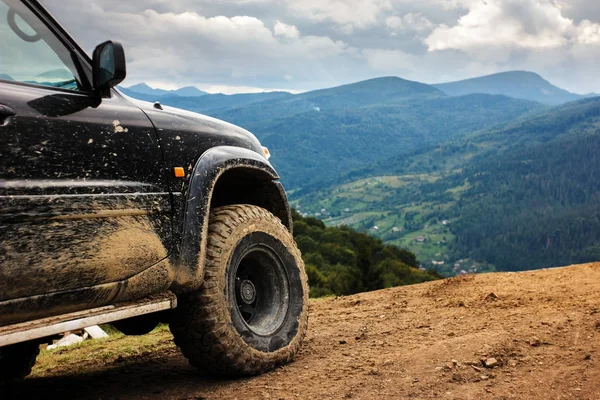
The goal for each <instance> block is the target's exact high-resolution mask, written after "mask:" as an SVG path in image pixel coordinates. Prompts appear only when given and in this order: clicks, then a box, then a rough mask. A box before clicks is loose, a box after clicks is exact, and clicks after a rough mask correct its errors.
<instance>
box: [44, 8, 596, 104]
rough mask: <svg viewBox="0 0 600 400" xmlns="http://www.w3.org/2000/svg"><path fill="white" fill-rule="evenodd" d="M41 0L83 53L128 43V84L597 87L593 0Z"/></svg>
mask: <svg viewBox="0 0 600 400" xmlns="http://www.w3.org/2000/svg"><path fill="white" fill-rule="evenodd" d="M42 2H43V3H44V4H45V5H46V7H48V8H49V9H50V10H51V11H52V12H53V14H55V16H56V17H57V18H58V19H59V20H60V21H61V23H62V24H63V25H64V26H65V27H66V28H67V30H69V31H70V32H71V33H72V34H73V36H75V38H76V39H77V40H78V41H80V43H82V44H83V46H84V48H85V49H86V50H88V52H90V53H91V50H92V49H93V47H94V46H95V45H96V44H97V43H100V42H101V41H104V40H107V39H113V40H118V41H121V42H122V43H123V44H124V46H125V51H126V55H127V60H128V78H127V80H126V82H125V83H124V86H129V85H133V84H136V83H139V82H146V83H148V84H150V85H151V86H155V87H162V88H177V87H181V86H185V85H195V86H198V87H199V88H201V89H203V90H208V91H210V92H225V93H234V92H248V91H256V90H264V89H267V90H270V89H284V90H291V91H305V90H310V89H316V88H323V87H330V86H336V85H339V84H343V83H349V82H355V81H359V80H362V79H368V78H373V77H377V76H389V75H395V76H400V77H402V78H406V79H411V80H417V81H421V82H426V83H437V82H444V81H451V80H458V79H464V78H469V77H474V76H480V75H485V74H490V73H494V72H500V71H507V70H529V71H534V72H537V73H539V74H541V75H542V76H543V77H545V78H546V79H548V80H549V81H551V82H552V83H554V84H556V85H558V86H561V87H563V88H566V89H568V90H571V91H573V92H577V93H588V92H598V93H600V72H599V71H600V66H599V64H600V0H418V1H417V0H147V1H126V0H87V1H85V2H82V1H80V0H42Z"/></svg>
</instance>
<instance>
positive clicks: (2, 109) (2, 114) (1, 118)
mask: <svg viewBox="0 0 600 400" xmlns="http://www.w3.org/2000/svg"><path fill="white" fill-rule="evenodd" d="M14 115H17V113H16V112H15V110H13V109H12V108H10V107H9V106H5V105H3V104H0V126H5V125H8V123H9V122H10V117H12V116H14Z"/></svg>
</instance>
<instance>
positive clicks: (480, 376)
mask: <svg viewBox="0 0 600 400" xmlns="http://www.w3.org/2000/svg"><path fill="white" fill-rule="evenodd" d="M479 379H481V380H482V381H485V380H487V379H488V376H487V375H479Z"/></svg>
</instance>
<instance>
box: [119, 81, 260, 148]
mask: <svg viewBox="0 0 600 400" xmlns="http://www.w3.org/2000/svg"><path fill="white" fill-rule="evenodd" d="M119 94H120V95H121V96H123V97H124V98H126V99H127V100H128V101H130V102H131V103H133V104H135V105H136V106H137V107H139V108H140V109H141V110H142V111H144V113H145V114H146V115H147V116H148V118H150V120H151V121H152V123H153V124H154V126H155V128H156V130H157V132H158V135H159V137H160V139H161V141H164V140H167V141H170V140H171V139H172V140H178V141H181V140H183V138H184V136H185V137H186V138H187V139H188V144H190V145H192V143H190V142H189V141H190V139H192V137H191V136H196V138H195V139H196V140H193V141H195V142H201V143H202V144H203V146H201V147H207V148H208V147H214V146H218V145H228V146H238V147H243V148H247V149H249V150H252V151H255V152H257V153H259V154H260V155H262V156H264V154H263V149H262V146H261V144H260V142H259V141H258V139H257V138H256V136H254V135H253V134H252V133H251V132H249V131H247V130H246V129H243V128H241V127H239V126H237V125H234V124H230V123H228V122H225V121H221V120H219V119H217V118H212V117H209V116H206V115H203V114H198V113H195V112H192V111H187V110H182V109H179V108H175V107H169V106H165V105H161V108H162V109H159V108H156V107H155V106H154V104H153V103H150V102H147V101H142V100H137V99H134V98H132V97H129V96H127V95H124V94H122V93H121V92H119ZM196 144H200V143H196ZM207 148H206V149H207ZM206 149H204V150H206Z"/></svg>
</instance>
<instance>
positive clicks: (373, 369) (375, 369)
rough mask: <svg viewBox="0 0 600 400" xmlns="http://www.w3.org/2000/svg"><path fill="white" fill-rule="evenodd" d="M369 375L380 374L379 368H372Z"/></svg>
mask: <svg viewBox="0 0 600 400" xmlns="http://www.w3.org/2000/svg"><path fill="white" fill-rule="evenodd" d="M367 375H379V370H378V369H377V368H371V369H370V370H369V372H367Z"/></svg>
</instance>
